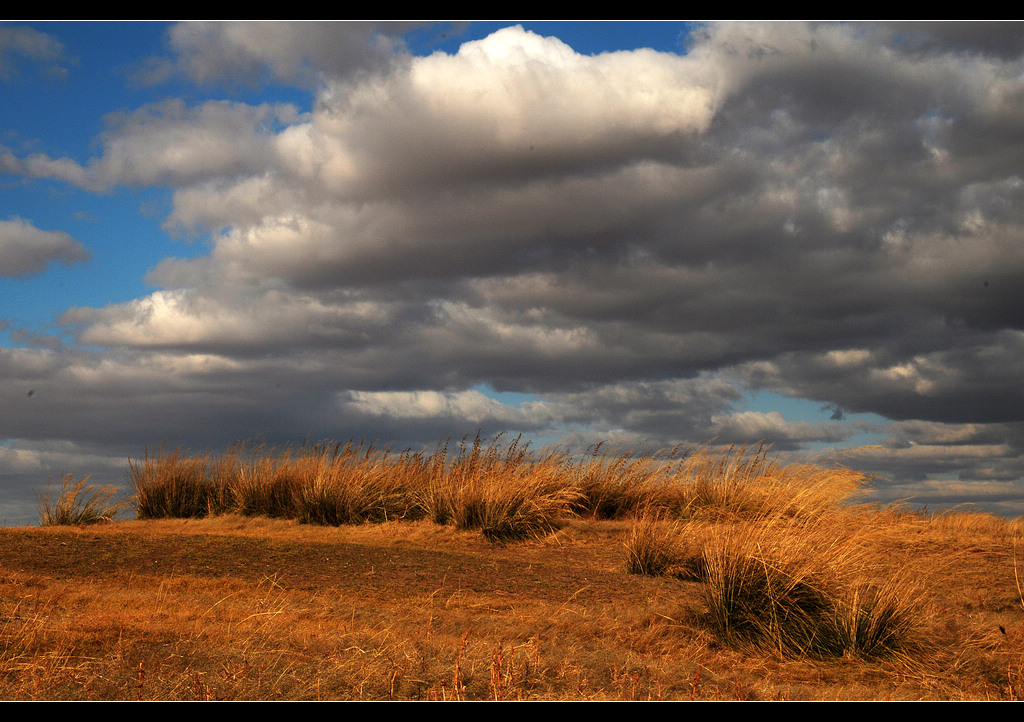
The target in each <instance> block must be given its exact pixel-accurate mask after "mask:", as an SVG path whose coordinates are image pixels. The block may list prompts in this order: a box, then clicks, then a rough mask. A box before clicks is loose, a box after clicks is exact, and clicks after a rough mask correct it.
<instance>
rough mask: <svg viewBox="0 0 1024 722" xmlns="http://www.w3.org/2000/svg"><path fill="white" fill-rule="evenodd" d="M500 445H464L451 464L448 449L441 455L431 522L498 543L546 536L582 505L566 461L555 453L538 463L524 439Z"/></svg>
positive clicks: (435, 464) (431, 493)
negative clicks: (577, 504)
mask: <svg viewBox="0 0 1024 722" xmlns="http://www.w3.org/2000/svg"><path fill="white" fill-rule="evenodd" d="M499 439H500V437H499ZM499 439H496V440H495V441H494V442H492V443H491V444H490V446H488V447H486V448H484V446H483V444H482V442H481V440H480V437H479V436H477V437H476V438H475V439H474V440H473V443H472V445H471V446H470V445H468V444H467V442H466V440H465V439H464V440H463V442H462V443H461V444H460V447H459V452H458V454H457V455H455V457H454V458H453V459H451V460H450V461H449V460H448V459H447V446H444V447H440V448H439V449H438V451H437V452H436V453H435V454H434V457H433V459H432V463H431V464H430V469H431V471H430V483H429V485H428V493H427V495H426V498H425V501H424V507H425V509H426V511H427V514H428V516H429V517H430V518H431V519H433V520H434V521H435V522H436V523H439V524H446V523H453V524H454V525H455V526H456V527H457V528H459V529H479V530H480V531H481V533H482V534H483V535H484V537H486V538H487V539H489V540H491V541H495V542H504V541H517V540H522V539H528V538H531V537H537V536H543V535H545V534H547V533H549V532H551V531H553V530H554V529H556V528H558V526H559V519H560V518H561V517H562V516H564V515H566V514H567V513H569V512H570V510H571V508H572V506H573V504H574V503H575V502H576V501H577V499H578V492H577V491H576V490H575V489H574V488H573V487H572V485H571V484H570V483H568V481H567V474H566V469H565V465H564V463H563V459H562V457H560V456H559V455H558V454H554V453H552V454H548V455H545V456H543V457H541V458H540V459H539V460H538V459H536V458H533V457H532V456H530V454H529V450H528V447H527V446H526V445H521V444H520V440H519V439H516V440H514V441H513V442H511V443H510V444H509V445H508V446H502V445H501V444H500V443H498V442H499Z"/></svg>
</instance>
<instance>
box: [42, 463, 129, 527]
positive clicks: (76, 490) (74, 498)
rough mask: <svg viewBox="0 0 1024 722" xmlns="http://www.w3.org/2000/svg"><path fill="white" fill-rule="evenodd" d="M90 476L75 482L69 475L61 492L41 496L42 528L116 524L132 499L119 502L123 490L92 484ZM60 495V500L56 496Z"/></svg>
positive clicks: (65, 477) (63, 483)
mask: <svg viewBox="0 0 1024 722" xmlns="http://www.w3.org/2000/svg"><path fill="white" fill-rule="evenodd" d="M88 481H89V477H88V476H86V477H84V478H82V479H79V480H78V481H75V476H74V474H65V475H64V478H63V479H62V480H61V489H60V491H59V492H51V491H49V490H47V491H44V492H42V493H41V494H40V495H39V523H40V524H41V525H42V526H58V525H75V526H77V525H83V524H98V523H102V522H109V521H113V520H114V518H115V517H116V516H117V515H118V514H120V513H121V511H122V510H123V509H124V508H125V507H127V506H128V505H129V503H130V500H120V501H116V497H117V495H118V493H119V490H118V489H117V488H116V487H114V486H111V485H109V484H108V485H105V486H97V485H95V484H89V483H88ZM53 493H55V494H56V498H54V497H53V496H52V494H53Z"/></svg>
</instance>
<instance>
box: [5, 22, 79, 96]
mask: <svg viewBox="0 0 1024 722" xmlns="http://www.w3.org/2000/svg"><path fill="white" fill-rule="evenodd" d="M23 59H24V60H28V61H30V62H33V63H40V64H42V65H43V67H44V69H45V72H46V73H47V74H48V75H51V76H53V77H57V78H63V77H65V76H66V75H67V69H66V67H65V65H67V64H68V63H70V62H72V60H71V58H69V57H68V56H67V54H66V53H65V50H64V46H63V44H61V43H60V42H59V41H58V40H57V39H56V38H54V37H53V36H52V35H47V34H46V33H41V32H39V31H38V30H34V29H32V28H29V27H10V26H8V27H0V82H10V81H11V80H14V79H16V78H18V77H19V75H20V73H19V65H20V64H21V61H22V60H23Z"/></svg>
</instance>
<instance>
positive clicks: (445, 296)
mask: <svg viewBox="0 0 1024 722" xmlns="http://www.w3.org/2000/svg"><path fill="white" fill-rule="evenodd" d="M391 30H392V32H387V28H385V32H383V33H381V32H380V30H379V29H377V28H373V27H372V26H369V25H356V26H348V25H344V24H340V25H339V24H328V25H315V26H306V25H302V26H295V25H291V24H267V25H263V24H244V25H242V26H235V25H230V24H217V25H210V26H206V25H200V24H186V25H183V26H179V27H177V28H175V29H174V30H173V31H172V33H171V48H172V51H173V52H174V55H173V61H168V62H169V63H170V64H169V65H164V66H163V67H164V70H165V71H166V70H167V69H168V68H171V69H173V70H174V71H175V72H179V73H183V74H185V75H187V76H189V77H191V78H193V79H194V80H196V81H197V82H208V81H211V80H218V81H220V82H223V81H225V80H226V79H234V80H235V81H238V82H244V83H251V82H257V81H268V80H269V81H272V82H275V83H295V84H297V85H299V86H301V87H307V88H311V89H312V90H311V92H314V93H315V102H314V103H313V104H312V106H311V110H309V111H304V110H302V109H299V108H296V107H293V106H291V105H288V104H261V105H252V104H247V103H244V102H240V101H231V102H227V101H221V100H210V101H206V102H200V103H197V104H193V105H189V104H187V103H185V102H184V101H182V100H178V99H173V98H172V99H168V100H166V101H164V102H161V103H157V104H154V105H149V106H146V107H142V108H138V109H136V110H133V111H129V112H124V113H121V114H119V115H117V116H112V117H111V118H110V119H109V121H108V128H107V130H106V131H105V132H104V133H103V134H102V135H101V136H100V137H99V139H98V140H99V151H98V154H97V155H96V156H95V157H93V158H91V159H86V160H82V161H78V160H75V159H69V158H50V157H48V156H32V157H27V158H20V157H15V156H14V155H12V154H10V153H8V154H7V159H6V160H3V159H2V158H0V162H2V163H4V165H3V167H4V168H5V169H6V170H7V171H8V172H11V173H20V174H22V175H24V176H28V177H37V178H39V177H50V178H59V179H61V180H64V181H66V182H69V183H72V184H74V185H77V186H79V187H81V188H86V189H91V190H100V189H112V188H118V187H121V186H143V187H145V186H161V187H168V188H171V189H172V190H173V193H174V195H173V208H172V210H171V212H170V214H169V215H168V217H167V218H166V227H167V228H168V229H169V230H174V231H178V232H182V231H183V232H187V233H192V234H199V235H203V234H209V235H208V237H209V239H210V246H209V251H208V253H205V254H202V255H200V256H198V257H195V258H192V259H188V260H184V259H173V258H168V259H165V260H164V261H163V262H161V263H160V264H159V265H157V266H156V267H155V268H154V269H153V270H152V271H151V273H150V275H149V277H148V281H149V282H150V283H152V284H153V285H155V286H156V287H157V290H155V291H153V292H152V293H151V294H149V295H147V296H145V297H141V298H137V299H134V300H130V301H127V302H124V303H118V304H113V305H110V306H106V307H102V308H84V307H83V308H74V309H70V310H68V311H67V312H66V313H65V314H64V316H63V318H62V321H63V323H64V324H66V325H67V326H68V327H69V328H73V329H75V331H76V333H77V336H76V338H77V341H78V345H77V346H75V347H74V348H64V347H62V348H60V349H48V350H47V349H41V348H31V349H13V348H12V349H0V365H2V366H3V370H4V374H3V377H4V378H5V379H9V380H10V381H9V382H6V383H5V384H4V386H3V390H2V391H0V396H2V397H4V398H3V399H2V403H4V404H5V408H17V409H18V413H17V415H16V416H14V417H12V416H6V417H5V420H4V421H0V438H9V439H30V440H36V441H38V440H44V439H45V440H55V441H56V440H61V441H65V442H68V441H70V442H74V443H81V444H83V445H96V446H102V445H103V444H108V445H111V446H115V445H116V446H118V448H130V447H132V446H133V445H136V453H137V448H138V447H137V445H139V444H144V443H149V444H153V443H158V442H159V441H160V439H164V438H175V439H182V441H184V442H189V443H195V444H204V443H205V444H210V443H214V444H216V443H220V442H221V441H225V440H230V439H231V438H244V437H246V436H251V435H261V436H265V437H271V438H295V437H296V436H298V437H300V438H301V437H302V436H304V435H306V434H313V435H315V436H336V437H337V436H340V437H343V438H349V437H353V436H365V437H366V438H384V439H395V440H400V441H403V442H409V443H412V442H417V441H432V440H436V439H438V438H440V437H442V436H445V435H448V434H462V433H465V432H467V431H473V430H475V429H477V428H482V429H484V430H485V431H500V430H505V429H510V430H513V431H523V432H524V433H527V434H535V435H538V436H542V437H543V436H545V435H550V434H555V433H557V434H560V435H561V436H562V437H563V438H578V439H580V440H586V441H596V440H600V439H601V438H612V439H616V440H620V441H622V442H626V443H637V442H640V441H643V440H647V441H648V442H650V443H654V444H658V445H665V446H672V445H674V444H676V443H678V442H696V443H699V442H702V441H706V440H708V439H710V438H712V437H717V438H718V439H719V440H722V441H726V442H731V441H738V442H742V441H756V440H758V439H767V440H769V441H771V442H774V443H775V444H776V445H777V447H778V448H781V449H793V450H798V449H808V448H812V447H813V448H818V447H820V446H821V445H830V444H842V443H844V442H846V441H848V440H849V439H850V438H851V437H853V436H854V435H855V434H858V433H862V432H865V431H868V430H870V431H872V432H873V433H876V434H878V435H879V437H880V438H884V439H885V441H884V442H883V444H884V446H885V451H884V452H880V453H879V454H876V455H875V456H874V457H873V461H871V462H865V463H866V464H867V465H868V466H871V467H873V468H874V469H876V470H878V471H879V472H880V473H884V474H886V475H887V477H886V478H888V479H889V480H890V481H893V482H900V481H906V482H908V483H909V482H911V481H913V482H915V483H917V482H919V481H926V480H928V479H936V478H939V477H941V478H945V479H949V478H950V477H952V476H959V478H960V479H962V480H964V481H965V482H968V481H972V480H973V481H976V482H979V483H980V482H981V481H986V480H987V481H992V482H999V483H1000V484H1003V486H1000V487H999V492H998V493H999V494H1000V495H1002V496H1005V492H1006V489H1007V488H1010V489H1011V490H1012V489H1013V488H1018V487H1015V486H1014V485H1015V484H1016V483H1018V482H1019V481H1020V480H1021V476H1022V473H1024V469H1022V458H1024V457H1022V451H1024V449H1022V445H1024V441H1022V437H1021V430H1022V425H1024V391H1022V387H1021V385H1020V383H1019V379H1020V378H1021V377H1022V372H1024V368H1022V367H1024V306H1022V305H1021V303H1020V292H1019V289H1020V288H1021V287H1022V285H1024V284H1022V282H1024V243H1022V231H1024V211H1022V209H1024V202H1022V201H1024V180H1022V178H1021V175H1020V173H1021V168H1024V80H1022V78H1024V41H1022V38H1024V31H1021V30H1018V28H1017V26H1015V25H1009V26H1000V27H998V28H993V27H990V26H984V27H983V28H978V27H977V26H974V25H970V24H968V25H954V26H945V25H941V24H924V25H914V24H907V25H878V26H876V25H867V24H845V25H844V24H798V23H782V24H770V23H765V24H742V23H735V24H732V23H729V24H722V25H710V26H706V27H701V28H699V29H697V30H695V31H694V32H693V33H692V35H691V37H690V39H689V47H688V52H687V53H686V54H685V55H677V54H672V53H661V52H655V51H653V50H636V51H629V52H616V53H606V54H601V55H593V56H589V55H581V54H578V53H577V52H575V51H574V50H573V49H572V48H571V47H570V46H569V45H567V44H565V43H564V42H562V41H561V40H559V39H556V38H546V37H541V36H539V35H536V34H533V33H530V32H527V31H525V30H523V29H522V28H520V27H508V28H505V29H503V30H501V31H499V32H496V33H494V34H493V35H490V36H489V37H487V38H484V39H482V40H479V41H475V42H469V43H466V44H464V45H463V46H462V47H461V48H460V49H459V51H458V52H457V53H454V54H445V53H440V52H438V53H434V54H432V55H429V56H425V57H413V56H411V55H409V54H408V53H407V52H406V51H405V49H404V46H403V44H402V42H401V39H400V34H399V30H401V29H400V28H397V27H395V28H391ZM981 30H983V32H982V31H981ZM19 224H20V225H19ZM15 226H17V228H20V229H21V230H20V231H18V232H20V233H21V234H22V236H26V234H29V235H32V234H34V236H33V237H34V238H35V239H36V240H34V241H33V243H32V244H30V245H25V244H22V245H21V246H19V245H17V244H18V243H19V242H18V241H16V240H8V239H13V238H15V237H16V236H17V232H16V229H15ZM19 248H24V249H31V250H21V251H19V250H18V249H19ZM76 254H77V255H76ZM83 257H84V256H83V251H82V249H81V248H80V247H79V246H77V245H76V244H75V242H74V241H73V240H72V239H71V238H70V237H67V236H65V235H62V234H53V233H51V234H46V233H44V232H42V231H38V229H35V228H33V227H32V226H31V225H30V224H27V223H25V222H23V221H18V220H15V221H9V222H7V223H6V225H4V224H0V273H3V274H5V275H17V274H20V273H25V272H29V271H32V270H38V269H39V268H41V267H42V265H41V264H45V263H46V262H47V261H49V260H54V259H58V258H59V259H61V260H82V258H83ZM485 385H486V387H488V388H490V389H494V390H497V391H500V392H518V393H522V394H529V395H530V396H527V397H526V399H527V400H526V401H525V402H523V403H521V404H513V403H505V402H503V401H501V400H500V397H499V398H495V395H494V394H489V395H488V394H484V393H483V392H482V391H481V389H482V388H485ZM30 388H31V389H33V390H35V393H34V394H33V395H32V396H31V397H28V396H26V393H27V389H30ZM743 389H761V390H767V391H773V392H776V393H778V394H781V395H783V396H788V397H792V398H798V399H810V400H813V401H814V402H815V403H817V404H818V405H819V406H821V405H827V406H828V408H829V409H831V410H832V411H833V412H834V414H833V419H831V420H826V419H825V418H823V419H822V420H821V421H820V422H809V421H795V420H787V418H786V417H785V415H784V414H783V413H781V412H779V411H755V410H743V409H742V408H741V404H742V400H743V396H742V391H743ZM12 404H13V405H15V406H12ZM844 412H845V413H871V414H876V415H878V416H879V417H883V418H884V419H885V420H888V422H892V423H879V424H878V425H876V426H875V427H872V428H871V429H867V428H866V427H865V426H863V425H861V426H857V425H855V424H850V423H843V422H842V419H843V416H844ZM111 440H116V441H111ZM90 448H91V446H90ZM1007 484H1009V485H1010V486H1009V487H1007V486H1006V485H1007ZM972 488H975V489H980V488H981V487H980V486H977V487H972ZM993 488H994V487H993ZM993 493H995V492H993ZM1011 496H1012V494H1011ZM1018 509H1019V507H1018ZM1018 513H1024V509H1022V510H1020V511H1019V512H1018Z"/></svg>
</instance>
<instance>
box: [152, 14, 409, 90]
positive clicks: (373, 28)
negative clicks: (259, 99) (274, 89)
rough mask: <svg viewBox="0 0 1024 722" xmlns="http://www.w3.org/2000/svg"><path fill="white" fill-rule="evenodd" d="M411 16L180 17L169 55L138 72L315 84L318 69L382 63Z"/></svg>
mask: <svg viewBox="0 0 1024 722" xmlns="http://www.w3.org/2000/svg"><path fill="white" fill-rule="evenodd" d="M415 26H416V24H415V23H398V22H394V23H373V22H280V21H275V22H186V23H178V24H176V25H174V26H173V27H172V28H171V30H170V32H169V34H168V44H169V47H170V50H171V51H172V54H173V57H172V58H170V59H168V58H163V59H159V58H156V59H153V60H152V61H151V62H150V64H149V66H148V67H147V68H146V69H145V70H144V71H142V72H140V73H139V78H138V79H139V80H141V81H143V82H146V83H157V82H161V81H162V80H165V79H167V78H168V76H170V75H172V74H174V73H178V74H182V75H185V76H186V77H188V78H191V79H192V80H194V81H195V82H197V83H200V84H210V83H232V84H239V83H241V84H256V83H258V82H264V81H267V80H270V81H273V82H278V83H287V84H299V85H303V86H308V87H315V85H316V84H317V83H318V81H319V78H320V76H321V75H324V74H326V75H328V76H330V77H336V78H337V77H347V76H351V75H355V74H359V73H366V72H374V71H383V70H386V69H387V68H388V67H389V66H390V65H391V63H392V62H394V60H395V57H396V55H399V54H401V53H402V51H403V50H404V44H403V42H402V35H404V34H405V33H406V32H408V31H409V30H411V29H412V28H414V27H415Z"/></svg>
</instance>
